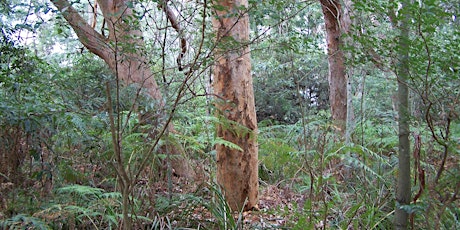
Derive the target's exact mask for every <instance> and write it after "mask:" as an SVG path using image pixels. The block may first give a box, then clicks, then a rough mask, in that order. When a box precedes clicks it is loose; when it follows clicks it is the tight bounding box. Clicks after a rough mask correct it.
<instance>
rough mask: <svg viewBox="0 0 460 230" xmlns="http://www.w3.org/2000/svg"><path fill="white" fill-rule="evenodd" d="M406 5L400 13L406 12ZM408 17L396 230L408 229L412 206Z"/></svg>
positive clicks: (403, 36)
mask: <svg viewBox="0 0 460 230" xmlns="http://www.w3.org/2000/svg"><path fill="white" fill-rule="evenodd" d="M405 11H406V9H405V4H404V2H403V6H402V9H401V11H400V12H402V13H403V12H405ZM407 19H408V17H407V16H403V17H402V18H401V22H400V27H399V29H400V37H399V65H398V69H397V75H398V101H399V104H398V117H399V122H398V124H399V158H398V170H399V172H398V178H397V181H398V182H397V188H396V210H395V220H394V226H395V229H407V228H408V217H409V214H408V213H407V212H406V211H405V210H404V209H402V208H400V206H401V205H408V204H410V198H411V181H410V143H409V115H410V113H409V93H408V92H409V90H408V86H407V84H408V83H407V80H408V79H409V42H408V41H409V29H408V24H407Z"/></svg>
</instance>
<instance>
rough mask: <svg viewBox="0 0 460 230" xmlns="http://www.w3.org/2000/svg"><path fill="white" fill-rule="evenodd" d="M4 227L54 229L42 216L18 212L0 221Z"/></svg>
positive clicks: (0, 224)
mask: <svg viewBox="0 0 460 230" xmlns="http://www.w3.org/2000/svg"><path fill="white" fill-rule="evenodd" d="M0 227H1V228H2V229H40V230H48V229H52V228H51V227H50V226H49V225H48V224H47V223H46V222H45V221H43V220H41V219H40V218H36V217H32V216H27V215H24V214H18V215H16V216H14V217H12V218H10V219H7V220H4V221H0Z"/></svg>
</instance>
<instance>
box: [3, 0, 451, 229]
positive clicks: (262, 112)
mask: <svg viewBox="0 0 460 230" xmlns="http://www.w3.org/2000/svg"><path fill="white" fill-rule="evenodd" d="M0 2H1V5H2V8H1V11H2V15H1V16H2V17H1V18H0V24H1V25H2V30H1V34H0V49H1V50H0V51H1V56H0V169H1V171H0V229H118V228H119V227H120V225H121V223H122V222H123V209H124V208H129V213H130V216H129V217H130V219H131V220H132V226H133V227H132V228H133V229H392V228H393V216H394V210H395V206H396V205H397V204H396V201H395V190H396V179H395V178H396V176H397V175H398V170H397V164H398V117H397V106H398V105H397V102H396V101H395V93H396V88H397V81H398V80H397V78H396V77H395V75H394V73H393V72H391V70H388V69H391V67H392V64H389V63H393V62H392V61H394V59H392V58H394V56H393V54H392V53H391V52H392V49H396V48H395V47H393V43H392V41H393V40H392V39H395V37H396V35H395V34H394V33H393V32H392V29H391V25H388V24H389V22H388V21H385V20H386V19H385V17H384V16H382V15H379V11H378V10H379V9H382V8H383V9H385V7H386V6H387V5H385V4H387V3H385V4H384V3H382V2H381V1H377V2H378V3H369V4H370V6H372V7H374V8H372V9H368V8H366V6H365V5H364V4H363V5H360V4H357V5H355V9H356V15H355V16H356V18H355V20H356V21H358V22H359V23H358V22H357V25H356V26H355V27H354V29H356V30H360V29H363V28H364V29H368V30H369V31H368V32H367V34H361V35H360V36H358V37H352V36H350V37H351V39H354V40H353V41H355V43H354V45H353V46H350V47H348V46H347V52H349V54H350V55H351V56H353V58H349V60H348V63H347V65H348V66H349V67H350V69H353V71H351V72H350V74H349V81H350V85H351V89H350V90H351V97H352V99H353V100H352V104H351V105H349V106H351V107H352V110H353V119H352V123H350V124H347V125H350V127H352V128H351V130H352V132H351V133H350V138H349V139H348V140H345V138H343V136H342V135H341V134H340V132H338V130H337V127H336V125H334V123H333V122H332V121H331V114H330V111H329V104H328V103H329V102H328V95H329V94H328V81H327V74H328V70H327V68H328V65H327V54H325V52H324V36H325V35H324V33H323V32H321V29H322V23H323V21H322V17H321V11H320V7H319V6H318V4H316V2H308V1H307V2H308V3H305V2H304V1H301V3H299V1H263V2H264V3H263V4H262V3H260V5H259V6H258V7H255V8H254V9H253V10H254V12H253V13H252V15H251V23H252V25H251V26H252V30H253V31H252V33H253V34H252V35H251V36H253V37H254V41H252V44H251V55H252V75H253V78H254V88H255V89H254V90H255V100H256V108H257V115H258V121H259V122H258V124H259V127H258V132H259V134H258V137H257V138H258V139H257V140H258V145H259V184H260V189H259V200H260V201H259V207H258V210H253V211H245V212H243V211H240V210H238V211H233V212H232V211H231V210H230V208H229V206H228V204H227V203H226V201H225V198H224V195H223V192H222V190H221V188H220V187H219V186H218V185H217V184H216V152H215V150H214V146H215V145H216V144H221V145H226V146H229V147H231V148H235V149H238V148H240V147H239V146H238V145H235V144H233V143H231V142H227V141H225V140H222V139H220V138H218V137H217V136H216V131H215V127H216V125H217V124H223V126H232V125H233V124H231V123H230V122H229V121H226V120H223V119H220V118H219V117H216V116H214V115H215V114H216V111H215V107H214V105H213V104H212V100H213V98H212V97H211V96H210V95H212V94H209V93H207V92H208V90H209V89H208V88H209V80H210V72H209V66H210V65H211V64H210V63H211V62H212V60H207V59H206V58H207V57H206V58H205V57H200V58H201V59H200V60H199V62H201V63H202V64H201V65H199V66H198V67H197V68H198V70H191V71H192V73H190V75H184V74H183V72H178V71H177V70H175V69H174V68H172V67H171V66H173V65H175V60H174V59H175V56H176V54H177V52H174V51H177V50H174V49H173V51H167V49H166V48H167V47H170V46H172V45H171V44H173V43H174V39H173V38H170V37H168V39H166V38H165V41H166V40H168V41H167V42H165V44H160V45H158V44H157V43H155V41H153V42H152V44H150V43H148V44H147V47H149V48H151V49H152V50H154V51H152V53H153V54H152V56H153V58H152V59H153V61H152V69H153V70H154V72H155V73H156V74H158V76H157V77H158V79H157V81H158V82H159V85H161V90H162V92H164V95H165V96H164V97H165V99H164V102H165V106H164V107H165V108H164V110H165V111H167V114H168V117H167V118H171V123H172V124H173V125H174V131H173V132H168V131H166V132H165V135H161V136H160V137H158V140H157V139H155V138H153V137H152V136H151V135H149V133H147V132H145V130H153V131H152V132H153V133H155V134H157V133H160V132H161V130H160V129H159V128H158V127H155V124H152V123H145V122H142V119H141V114H140V113H139V112H138V111H154V109H155V108H156V107H157V106H158V104H155V102H152V101H151V100H150V99H148V98H144V97H143V96H142V95H141V93H139V92H138V89H137V88H136V87H135V86H124V85H123V84H120V82H118V81H117V79H116V77H115V76H114V73H112V72H111V71H110V70H109V69H108V68H107V66H106V65H105V63H104V62H103V61H101V60H100V59H99V58H98V57H96V56H95V55H93V54H90V53H89V52H88V51H86V50H84V49H83V48H81V47H82V46H81V44H79V43H78V42H77V40H76V38H75V37H72V36H71V35H70V34H71V31H70V28H68V27H67V26H64V25H62V24H63V19H62V18H60V17H58V16H56V15H54V16H53V17H55V18H53V19H49V21H47V22H46V23H45V22H43V24H42V25H36V24H33V23H32V24H27V23H24V24H21V23H16V25H13V23H12V21H18V18H19V19H20V18H22V17H23V16H24V14H27V13H25V12H23V11H24V9H25V8H27V7H28V5H27V6H26V5H24V4H22V5H21V4H20V1H13V3H14V4H13V3H9V2H7V1H0ZM39 2H42V1H39ZM277 2H278V3H277ZM365 2H367V1H365ZM429 2H431V1H429ZM434 2H435V1H433V3H423V4H426V5H427V6H426V7H419V8H420V9H419V8H417V6H414V7H415V8H417V11H416V10H414V12H418V13H417V15H418V16H419V18H416V19H414V22H418V23H419V24H418V25H415V26H414V28H413V29H414V31H416V32H414V33H413V34H412V36H413V39H412V41H413V43H411V45H412V46H411V53H412V54H411V58H410V61H411V65H412V68H413V69H411V73H412V75H411V76H412V78H411V79H410V84H409V86H410V102H411V114H410V125H411V133H410V143H411V167H412V173H411V188H412V194H411V197H412V198H411V199H412V202H411V204H410V205H404V206H401V207H400V208H402V209H404V210H406V211H407V212H408V213H409V214H410V220H409V221H410V227H411V229H460V194H459V190H460V162H459V160H460V117H459V114H460V107H459V105H460V90H459V89H460V75H459V69H460V66H459V64H460V54H459V53H458V49H460V47H459V44H460V32H459V29H458V28H459V20H458V19H455V20H453V21H452V19H446V17H447V18H448V17H449V16H446V15H445V14H448V15H455V16H457V15H458V13H459V9H458V1H457V3H451V4H450V5H449V6H445V5H442V6H443V7H445V8H447V9H449V10H452V11H453V12H451V13H450V14H449V13H446V12H444V11H443V9H439V7H438V6H437V5H436V4H437V3H434ZM442 2H443V4H449V3H446V2H445V1H442ZM454 2H455V1H454ZM15 4H17V6H15V7H13V5H15ZM388 4H389V3H388ZM421 4H422V3H421ZM455 4H457V5H455ZM31 5H33V4H31ZM416 5H418V4H416ZM7 6H8V7H7ZM38 6H41V7H38ZM424 6H425V5H424ZM36 7H38V8H36V9H37V10H36V12H35V13H37V14H39V13H42V14H47V13H48V11H52V10H51V9H50V6H48V5H47V4H43V5H40V4H38V5H37V6H36ZM430 7H433V9H432V8H430ZM273 8H275V9H277V11H276V12H275V11H273V10H272V9H273ZM27 9H29V8H27ZM187 9H188V10H190V9H189V8H187ZM436 10H438V11H442V12H443V13H442V15H443V17H442V20H444V21H442V20H441V19H440V22H431V21H430V20H434V19H433V18H436V17H437V14H441V12H438V11H436ZM45 12H46V13H45ZM382 12H383V10H382ZM184 14H186V13H184ZM187 14H191V13H190V12H188V13H187ZM382 14H383V13H382ZM414 14H415V13H414ZM431 14H433V15H431ZM263 15H265V16H263ZM369 15H371V16H372V17H370V16H369ZM184 17H185V16H184ZM374 17H377V18H378V19H375V20H376V21H373V22H370V21H367V20H366V19H367V18H374ZM7 19H9V21H8V20H7ZM379 19H380V21H379ZM190 21H192V19H190ZM166 23H167V22H166ZM193 23H195V24H193ZM372 23H374V24H379V26H381V28H384V30H385V31H383V32H382V31H375V30H379V29H377V28H375V25H374V24H372ZM384 23H387V24H386V25H383V24H384ZM190 24H191V25H190V26H195V28H197V23H196V22H190ZM18 25H20V26H18ZM198 25H200V24H198ZM263 25H269V26H267V28H265V27H264V26H263ZM427 25H430V26H427ZM268 27H270V28H268ZM299 28H305V29H304V30H300V29H299ZM417 28H418V29H419V30H418V31H417ZM269 29H270V30H271V32H270V33H268V32H267V31H268V30H269ZM364 29H363V30H364ZM23 30H28V31H34V33H38V34H39V35H37V36H38V37H37V38H36V39H35V41H34V42H31V41H30V40H27V41H25V40H26V39H24V38H21V36H20V34H21V31H23ZM187 30H191V31H193V28H188V29H187ZM433 30H435V31H438V33H435V34H434V35H433V37H429V36H428V35H426V36H423V34H424V33H426V34H428V33H431V32H432V31H433ZM163 32H164V31H163ZM185 32H187V33H189V32H190V31H185ZM203 33H204V32H203ZM18 34H19V35H18ZM382 34H385V36H383V35H382ZM156 35H158V34H156ZM198 35H200V34H199V33H197V34H196V36H198ZM374 35H375V36H377V35H378V36H382V38H381V39H378V38H376V37H373V36H374ZM165 36H166V35H165ZM189 39H190V40H193V39H195V38H194V37H193V36H190V38H189ZM206 41H207V42H210V41H212V38H211V37H210V38H209V39H208V40H206ZM168 42H169V43H168ZM54 44H66V47H65V48H63V49H62V50H60V51H59V52H56V51H52V48H53V47H54ZM192 45H196V44H194V43H192ZM205 45H206V44H205ZM158 46H160V47H158ZM165 47H166V48H165ZM370 47H371V48H375V50H372V52H377V53H379V54H380V55H381V57H380V61H382V63H383V65H384V66H383V67H382V66H378V65H377V64H376V63H375V60H370V59H372V58H371V57H370V56H369V55H368V52H370V51H369V50H370V49H371V48H370ZM80 48H81V50H80ZM162 48H163V49H162ZM165 50H166V51H165ZM168 52H169V53H168ZM168 55H169V56H168ZM165 57H167V58H169V59H171V60H165ZM167 58H166V59H167ZM387 63H388V64H387ZM377 66H378V67H377ZM380 67H381V68H380ZM193 71H194V72H193ZM184 82H185V83H184ZM183 85H186V87H184V88H186V90H183V89H182V88H181V87H182V86H183ZM110 111H112V113H110ZM167 118H162V119H167ZM113 128H117V130H118V131H117V132H118V134H119V135H120V136H121V137H120V139H121V144H120V146H122V148H121V155H122V157H123V159H125V161H123V165H122V168H123V169H124V170H125V171H126V172H129V173H132V174H133V175H136V177H135V178H136V180H135V181H133V186H132V187H130V189H131V190H130V196H129V198H128V199H127V201H128V203H126V201H124V200H123V196H122V193H121V192H120V186H121V185H120V180H119V177H120V174H121V172H120V169H119V168H118V166H117V160H116V157H117V155H116V153H115V150H114V144H113V139H112V138H113V135H114V133H115V131H114V129H113ZM235 132H240V133H241V135H244V134H246V133H245V130H244V128H241V129H237V130H236V131H235ZM171 144H172V145H173V146H175V147H176V148H178V149H181V150H184V154H183V155H184V156H183V157H184V158H185V159H186V161H187V162H189V163H190V165H191V166H192V168H193V169H194V171H195V172H196V173H197V176H195V177H194V178H187V177H180V176H178V172H175V171H174V170H173V169H172V165H171V164H172V162H174V160H175V159H174V158H175V157H176V156H174V155H171V154H168V153H169V152H168V151H170V150H168V149H167V147H165V146H171ZM165 148H166V150H165ZM138 169H142V170H139V171H138Z"/></svg>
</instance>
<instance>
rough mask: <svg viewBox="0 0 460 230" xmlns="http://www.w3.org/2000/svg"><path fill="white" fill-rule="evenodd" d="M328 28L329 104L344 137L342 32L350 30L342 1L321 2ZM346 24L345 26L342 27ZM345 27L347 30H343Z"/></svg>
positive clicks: (345, 96) (345, 109)
mask: <svg viewBox="0 0 460 230" xmlns="http://www.w3.org/2000/svg"><path fill="white" fill-rule="evenodd" d="M320 2H321V8H322V11H323V15H324V23H325V27H326V40H327V53H328V62H329V77H328V81H329V102H330V104H331V113H332V119H333V121H334V123H335V126H336V128H337V130H338V133H340V134H341V135H342V136H343V135H344V134H345V130H346V127H345V126H346V121H347V75H346V69H345V61H344V60H345V58H344V54H343V51H342V46H343V41H342V32H344V31H345V30H344V29H346V28H348V24H347V23H343V22H347V20H343V19H342V15H343V10H342V5H341V3H340V0H320ZM342 24H344V25H342ZM343 26H345V27H346V28H343Z"/></svg>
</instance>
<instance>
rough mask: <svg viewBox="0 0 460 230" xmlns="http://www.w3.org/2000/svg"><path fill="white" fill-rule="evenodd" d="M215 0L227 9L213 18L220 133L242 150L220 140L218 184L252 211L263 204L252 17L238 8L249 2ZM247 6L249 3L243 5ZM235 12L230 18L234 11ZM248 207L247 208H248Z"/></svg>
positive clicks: (236, 206)
mask: <svg viewBox="0 0 460 230" xmlns="http://www.w3.org/2000/svg"><path fill="white" fill-rule="evenodd" d="M216 4H219V6H223V7H224V8H225V10H223V11H216V12H215V16H216V17H214V18H213V26H214V31H216V32H217V42H218V43H220V44H218V47H219V48H218V50H217V51H216V53H215V57H216V63H215V67H214V82H213V87H214V93H215V94H216V95H218V97H219V99H218V101H217V102H216V108H217V113H218V114H217V116H218V117H219V118H221V119H222V122H221V123H220V124H219V125H218V127H217V135H218V137H220V138H222V139H224V140H226V141H229V142H232V143H235V144H237V145H238V146H239V147H240V148H241V149H242V150H243V151H240V150H238V149H234V148H230V147H227V146H224V145H220V144H218V145H217V146H216V151H217V182H218V183H219V185H220V186H222V188H223V191H224V195H225V198H226V200H227V202H228V203H229V205H230V207H231V208H232V210H233V211H239V210H241V209H242V208H244V210H250V209H253V208H257V204H258V187H259V181H258V146H257V119H256V111H255V103H254V92H253V84H252V77H251V62H250V54H249V47H248V45H247V44H246V43H247V42H248V40H249V16H248V14H247V12H238V10H241V9H242V8H246V7H247V5H248V1H247V0H236V1H232V0H222V1H217V3H216ZM241 6H244V7H241ZM229 14H231V16H230V15H229ZM243 206H244V207H243Z"/></svg>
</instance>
